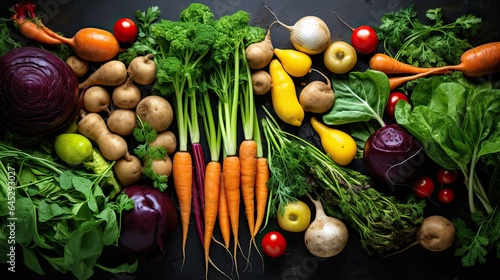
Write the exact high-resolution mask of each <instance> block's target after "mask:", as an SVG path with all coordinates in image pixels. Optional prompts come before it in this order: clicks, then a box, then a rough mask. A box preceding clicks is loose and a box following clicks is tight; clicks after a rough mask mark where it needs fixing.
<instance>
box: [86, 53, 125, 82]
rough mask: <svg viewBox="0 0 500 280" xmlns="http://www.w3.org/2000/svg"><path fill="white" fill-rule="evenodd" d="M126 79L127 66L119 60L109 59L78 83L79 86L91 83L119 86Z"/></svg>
mask: <svg viewBox="0 0 500 280" xmlns="http://www.w3.org/2000/svg"><path fill="white" fill-rule="evenodd" d="M126 80H127V67H126V66H125V64H124V63H123V62H121V61H119V60H110V61H108V62H106V63H104V64H103V65H101V66H100V67H99V68H97V70H95V71H94V72H93V73H92V74H90V76H89V77H88V78H87V80H85V81H84V82H82V83H81V84H80V85H79V88H80V89H82V88H84V87H89V86H93V85H101V86H119V85H121V84H123V83H124V82H125V81H126Z"/></svg>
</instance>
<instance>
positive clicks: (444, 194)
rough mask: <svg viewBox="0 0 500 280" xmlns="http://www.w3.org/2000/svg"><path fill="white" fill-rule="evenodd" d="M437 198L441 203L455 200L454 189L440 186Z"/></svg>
mask: <svg viewBox="0 0 500 280" xmlns="http://www.w3.org/2000/svg"><path fill="white" fill-rule="evenodd" d="M438 197H439V200H440V201H441V202H442V203H451V202H453V200H455V191H453V189H452V188H448V187H446V188H442V189H441V190H440V191H439V193H438Z"/></svg>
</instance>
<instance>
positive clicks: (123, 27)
mask: <svg viewBox="0 0 500 280" xmlns="http://www.w3.org/2000/svg"><path fill="white" fill-rule="evenodd" d="M138 33H139V28H137V24H135V22H134V21H133V20H131V19H129V18H121V19H119V20H117V21H116V22H115V25H114V26H113V34H114V35H115V37H116V39H117V40H118V41H119V42H122V43H131V42H133V41H134V40H135V38H137V34H138Z"/></svg>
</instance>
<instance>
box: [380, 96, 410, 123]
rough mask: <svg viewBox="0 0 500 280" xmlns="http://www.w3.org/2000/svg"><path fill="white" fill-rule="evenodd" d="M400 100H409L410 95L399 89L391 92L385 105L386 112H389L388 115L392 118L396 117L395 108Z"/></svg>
mask: <svg viewBox="0 0 500 280" xmlns="http://www.w3.org/2000/svg"><path fill="white" fill-rule="evenodd" d="M399 100H404V101H406V102H408V96H406V94H404V93H402V92H399V91H394V92H391V94H389V98H388V99H387V105H386V106H385V113H386V114H387V116H389V118H390V119H394V110H395V108H396V103H398V101H399Z"/></svg>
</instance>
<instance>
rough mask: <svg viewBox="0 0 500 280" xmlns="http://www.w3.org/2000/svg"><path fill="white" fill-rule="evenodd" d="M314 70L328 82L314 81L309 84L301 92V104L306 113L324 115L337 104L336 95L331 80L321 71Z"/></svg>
mask: <svg viewBox="0 0 500 280" xmlns="http://www.w3.org/2000/svg"><path fill="white" fill-rule="evenodd" d="M312 70H313V71H316V72H318V73H319V74H320V75H321V76H323V77H324V78H325V79H326V81H327V82H326V83H324V82H322V81H313V82H311V83H309V84H307V85H306V86H305V87H304V88H303V89H302V91H301V92H300V95H299V102H300V105H302V108H304V111H306V112H311V113H318V114H322V113H325V112H327V111H328V110H330V109H331V108H332V106H333V103H334V102H335V94H334V92H333V89H332V84H331V83H330V80H329V79H328V78H327V77H326V76H325V75H324V74H323V73H321V72H320V71H318V70H316V69H312Z"/></svg>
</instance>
